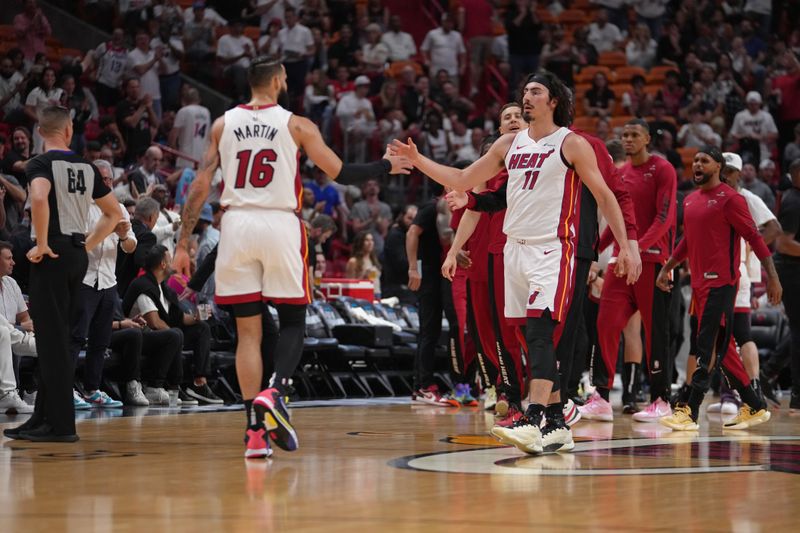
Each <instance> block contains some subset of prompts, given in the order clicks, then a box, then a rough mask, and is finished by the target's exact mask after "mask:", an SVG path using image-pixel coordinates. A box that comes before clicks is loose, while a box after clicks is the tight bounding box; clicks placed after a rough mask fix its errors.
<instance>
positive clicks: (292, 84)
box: [0, 0, 800, 386]
mask: <svg viewBox="0 0 800 533" xmlns="http://www.w3.org/2000/svg"><path fill="white" fill-rule="evenodd" d="M12 3H14V4H18V5H19V8H18V9H19V10H18V13H17V14H16V16H15V17H14V19H13V24H12V25H9V26H3V27H2V28H1V29H0V110H1V111H2V114H1V115H0V200H2V201H0V222H2V224H0V226H1V227H0V239H2V240H3V241H7V242H9V243H11V244H12V245H13V258H14V261H16V266H15V267H14V269H13V273H11V276H13V278H14V279H16V281H17V282H18V284H19V286H20V288H21V289H22V291H23V292H24V291H25V288H26V283H27V265H26V263H27V260H26V259H25V252H26V251H27V249H28V248H30V246H31V245H32V244H31V240H30V220H29V211H28V209H27V207H26V199H27V190H26V186H27V183H26V181H27V180H26V177H25V171H24V169H25V163H26V161H27V160H29V159H30V158H31V157H33V156H35V155H37V154H39V153H41V152H42V150H43V149H44V147H43V146H42V141H41V138H40V137H39V135H38V133H37V131H36V121H37V111H38V110H40V109H42V108H43V107H45V106H47V105H51V104H58V105H62V106H66V107H68V108H69V109H70V110H71V111H72V115H73V120H74V125H75V126H74V130H75V135H74V138H73V141H72V146H71V148H72V149H73V150H74V151H76V152H79V153H83V154H84V155H85V156H86V158H87V159H89V160H91V161H105V162H107V164H108V165H109V167H110V170H111V180H112V182H111V183H112V185H113V190H114V191H115V193H116V195H117V197H118V199H119V201H120V202H121V203H122V204H124V205H125V206H126V207H127V209H128V210H129V212H130V213H131V218H132V221H133V230H134V232H136V234H137V238H138V242H139V246H140V247H142V245H143V243H144V242H149V243H150V244H149V245H148V246H149V247H150V248H152V247H155V246H157V245H161V246H163V247H164V248H165V250H166V253H167V254H169V253H170V252H171V251H172V250H173V248H174V243H175V238H176V234H177V233H178V232H179V231H180V226H181V222H180V215H179V212H180V209H181V206H182V205H183V203H184V201H185V199H186V192H187V189H188V187H189V185H190V184H191V182H192V180H193V179H194V176H195V169H196V167H197V164H198V162H199V160H200V159H201V158H202V155H203V153H204V150H205V147H206V145H207V140H208V135H209V133H210V124H211V121H212V120H213V118H214V117H212V116H211V114H210V113H209V110H208V109H207V108H206V107H204V105H203V99H202V98H201V95H202V94H203V92H204V91H203V88H202V87H200V86H199V85H197V84H196V83H195V82H193V81H192V80H197V81H198V82H201V83H203V84H206V85H208V86H210V87H212V88H214V89H216V90H219V91H220V92H222V93H223V94H225V95H227V96H228V97H230V98H231V99H232V100H234V101H235V102H236V103H244V102H246V101H247V100H248V98H249V95H248V87H247V80H246V72H247V67H248V65H249V64H250V62H251V61H252V60H253V58H255V57H256V56H262V55H267V56H272V57H274V58H276V59H280V60H281V61H282V62H283V63H284V65H285V67H286V72H287V77H288V100H287V101H286V102H285V105H286V106H288V107H290V108H291V109H292V110H293V111H295V112H297V113H300V114H303V115H306V116H309V117H311V118H312V119H313V120H314V121H315V122H316V123H317V124H318V125H319V127H320V130H321V131H322V133H323V136H324V137H325V139H326V141H328V143H329V144H331V146H333V147H334V148H335V149H336V150H337V151H338V152H339V153H341V154H342V156H343V158H344V159H346V160H348V161H356V162H357V161H366V160H370V159H372V158H375V157H378V156H379V155H380V154H381V153H382V152H383V147H385V144H386V142H387V141H388V140H391V139H393V138H406V137H409V136H410V137H412V138H414V139H415V141H416V142H417V144H418V145H419V146H420V147H421V150H423V151H424V152H425V153H426V154H427V155H429V156H431V157H432V158H433V159H435V160H437V161H440V162H444V163H455V162H456V161H473V160H475V159H477V157H478V155H479V146H480V143H481V139H483V137H485V136H486V135H487V134H489V133H492V132H495V131H496V130H497V126H498V115H499V109H500V106H502V105H503V104H504V103H505V102H506V101H511V100H516V99H518V98H519V91H518V89H519V85H520V83H521V82H523V81H524V79H525V76H526V75H527V74H528V73H530V72H533V71H534V70H536V69H537V68H546V69H548V70H550V71H552V72H555V73H557V74H558V75H559V76H560V77H561V78H562V79H563V80H564V81H565V82H566V83H568V85H569V86H570V87H572V88H573V89H574V103H575V123H574V125H575V127H576V128H580V129H583V130H586V131H588V132H590V133H594V134H595V135H597V136H598V137H600V138H601V139H603V140H610V139H613V138H616V137H618V136H619V132H620V128H621V126H622V125H623V124H624V123H625V122H627V121H628V120H629V119H630V118H632V117H642V118H645V119H646V120H647V121H648V122H649V123H650V126H651V129H652V131H653V147H652V148H653V151H654V152H656V153H658V154H661V155H663V156H664V157H665V158H666V159H668V160H669V161H670V163H672V164H673V165H674V166H675V167H676V169H677V170H678V176H679V179H680V180H682V183H680V184H679V186H680V187H681V188H685V189H688V188H690V187H691V184H690V182H689V180H688V175H687V174H688V172H689V171H690V170H689V168H688V167H689V166H690V164H689V162H690V161H691V158H692V157H693V155H694V152H695V151H696V150H697V148H699V147H700V146H702V145H705V144H713V145H717V146H719V147H720V148H722V149H723V150H726V151H735V152H737V153H739V154H741V156H742V159H743V162H744V167H743V170H742V174H743V175H742V178H743V185H744V186H745V187H747V188H748V189H750V190H752V191H753V192H754V193H755V194H757V195H758V196H760V197H761V198H762V199H764V200H765V202H766V203H767V204H768V205H769V206H770V207H772V208H775V206H776V198H778V197H779V193H780V190H781V189H782V188H785V187H786V186H787V183H788V181H787V180H786V178H785V175H786V171H787V168H788V165H789V164H790V162H791V161H793V160H795V159H797V158H798V157H800V105H798V104H797V102H798V101H800V60H799V59H798V58H799V57H800V28H798V27H797V25H796V24H793V23H792V22H791V21H797V20H800V7H798V5H797V3H796V2H789V1H775V2H772V1H769V0H746V1H745V0H721V1H712V0H672V1H670V0H630V1H627V0H571V1H570V0H551V1H542V2H535V1H533V0H510V1H508V0H506V1H502V0H497V1H490V0H451V1H450V2H447V1H446V0H442V1H441V2H437V1H435V0H434V1H431V2H420V13H425V14H427V15H426V16H423V15H422V14H420V15H419V17H420V19H421V21H420V20H416V21H409V20H404V19H401V17H400V16H399V15H398V14H397V13H392V12H391V10H390V9H388V8H387V6H385V5H383V4H382V2H381V0H368V1H356V2H352V1H346V0H327V1H326V0H218V1H214V0H208V1H207V2H206V1H203V0H197V1H193V2H191V1H190V2H187V1H186V0H128V1H124V2H117V1H111V0H79V1H76V0H72V1H69V0H60V1H54V2H52V3H53V4H55V5H58V6H60V7H63V8H67V9H68V10H69V11H71V12H72V13H77V14H79V15H81V16H82V17H83V18H84V19H85V20H86V21H88V22H90V23H92V24H94V25H96V26H97V27H98V28H99V29H101V30H103V31H106V32H109V34H110V37H109V38H108V39H107V40H105V41H104V42H101V43H98V44H97V46H96V47H94V48H92V49H88V50H78V49H72V48H69V47H68V44H69V43H64V44H62V43H60V42H58V41H56V40H55V39H54V38H53V24H54V22H57V21H53V20H48V17H47V16H46V15H45V14H44V12H43V11H42V9H41V7H40V6H39V5H38V4H37V1H36V0H24V1H13V0H12ZM432 21H435V22H436V24H435V25H433V26H434V27H433V28H432V29H430V26H431V25H432V24H430V23H431V22H432ZM412 22H413V24H414V25H415V27H416V26H417V25H420V24H422V25H423V26H425V25H427V26H426V28H425V30H426V31H427V30H429V31H427V33H425V32H424V31H423V32H422V35H423V37H422V38H421V39H415V38H414V37H412V32H411V29H410V28H409V27H408V25H409V24H412ZM184 75H185V76H188V78H187V77H184ZM301 161H302V164H301V170H302V175H303V178H304V183H305V191H304V194H303V200H302V201H303V206H302V207H303V208H302V216H303V218H304V219H305V220H306V221H307V222H308V223H309V225H311V224H312V223H313V222H314V220H315V218H317V217H320V216H323V215H324V216H327V217H330V218H331V219H332V220H333V223H335V231H333V232H332V233H333V236H332V238H330V239H328V240H327V242H325V244H324V245H322V243H321V242H320V243H317V244H318V245H317V247H316V253H315V254H312V255H313V256H314V257H313V258H312V261H313V263H314V265H315V266H314V270H315V272H314V274H316V275H315V276H314V277H315V279H318V278H320V277H322V276H323V275H324V276H347V277H355V278H361V279H369V280H372V281H374V282H375V283H376V293H379V292H380V289H379V287H381V286H383V287H384V288H386V287H394V288H398V287H400V288H404V287H405V285H406V284H407V278H405V276H406V270H407V269H402V268H399V267H398V266H397V265H398V262H397V261H398V260H401V259H402V258H403V257H404V255H405V254H404V251H403V245H402V242H403V237H402V236H403V232H404V230H405V229H406V228H407V227H408V225H409V224H410V220H412V219H413V206H411V205H409V204H419V203H420V202H422V201H424V200H425V199H426V194H427V187H426V182H425V179H424V178H423V177H421V176H419V175H412V176H410V177H408V178H405V177H395V178H393V179H392V181H388V182H383V183H378V182H376V181H368V182H367V183H365V184H363V185H362V184H359V185H360V186H355V185H353V184H340V183H336V182H334V181H333V180H331V178H330V177H329V176H326V175H325V174H324V173H323V172H322V171H321V170H319V169H318V168H316V167H314V166H313V164H311V163H310V162H306V161H305V159H303V160H301ZM220 187H221V177H220V176H219V175H218V176H217V177H216V178H215V180H214V187H213V190H212V194H211V196H210V197H209V199H208V205H207V207H206V210H205V211H204V215H203V217H201V221H203V222H202V223H201V224H200V225H199V229H198V236H197V237H198V238H197V239H196V241H195V248H194V254H195V256H194V257H195V259H196V261H197V262H201V261H202V259H203V258H204V257H205V256H206V255H207V254H208V253H209V251H210V250H211V249H212V248H213V246H214V244H215V243H216V239H218V237H219V233H218V232H217V230H216V228H217V227H218V225H219V220H220V218H221V216H222V215H221V210H220V208H219V204H218V203H217V202H218V200H219V193H220ZM410 213H411V214H410ZM318 224H321V225H320V226H319V227H327V225H328V221H327V220H326V219H323V222H322V223H318ZM146 233H150V234H151V235H152V237H147V238H145V239H143V238H142V237H143V236H145V234H146ZM324 240H325V239H321V241H324ZM148 251H149V250H141V251H140V250H139V249H137V251H136V254H135V255H136V256H137V257H136V264H135V267H134V266H133V265H131V266H130V267H129V268H122V269H121V270H120V269H118V270H117V285H118V291H119V294H120V297H124V296H125V294H126V291H127V289H128V288H129V286H130V284H131V283H132V282H133V279H134V278H135V276H136V273H137V272H138V269H139V268H144V267H145V266H146V265H149V267H150V268H152V269H155V270H158V268H157V267H158V266H159V265H160V264H161V263H160V262H158V259H159V257H156V256H152V257H151V256H148V255H147V252H148ZM120 255H122V254H120ZM146 257H150V259H149V260H150V262H151V263H152V264H151V263H146V262H145V258H146ZM394 258H396V259H394ZM161 259H163V256H162V257H161ZM160 275H162V273H160V272H159V273H158V275H157V276H160ZM187 281H188V280H185V279H178V280H175V288H176V289H177V290H176V293H177V294H180V293H181V292H182V291H183V287H185V285H186V282H187ZM212 283H213V280H212ZM212 293H213V290H212V291H209V290H207V289H206V290H203V291H201V292H200V293H199V295H196V296H195V298H196V301H197V303H204V302H206V301H209V300H210V297H211V294H212ZM6 318H7V319H8V320H9V321H10V322H14V319H15V318H16V317H13V316H7V317H6ZM120 318H122V317H120ZM123 325H124V326H125V327H127V326H131V323H130V322H129V321H128V319H127V318H126V319H124V320H121V322H120V323H119V326H120V327H123ZM179 325H180V326H181V327H183V328H184V329H185V328H186V327H189V326H187V325H186V324H179ZM199 335H201V336H202V333H200V334H199ZM200 343H201V344H202V341H201V342H200ZM195 344H196V343H195ZM201 350H202V349H201ZM195 363H196V365H195V366H196V368H197V369H198V370H197V378H198V379H197V380H196V384H197V385H198V386H199V385H202V383H203V380H202V373H203V367H204V365H205V364H206V363H205V362H204V359H203V355H202V354H200V355H198V356H197V357H196V360H195ZM162 364H163V365H166V366H163V368H162V367H159V368H161V370H160V371H159V372H161V374H162V376H161V378H159V381H163V380H164V379H166V378H165V377H164V376H166V372H167V369H168V368H169V365H168V364H166V363H163V362H162ZM173 377H174V376H173Z"/></svg>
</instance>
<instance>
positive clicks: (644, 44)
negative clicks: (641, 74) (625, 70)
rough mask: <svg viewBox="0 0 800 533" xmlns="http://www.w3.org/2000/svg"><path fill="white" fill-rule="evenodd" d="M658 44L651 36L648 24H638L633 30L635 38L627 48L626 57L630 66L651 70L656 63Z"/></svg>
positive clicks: (629, 42)
mask: <svg viewBox="0 0 800 533" xmlns="http://www.w3.org/2000/svg"><path fill="white" fill-rule="evenodd" d="M657 52H658V43H656V41H655V40H654V39H653V38H652V37H651V36H650V27H649V26H647V24H637V25H636V28H634V30H633V38H632V39H631V40H630V41H628V44H627V45H626V46H625V57H626V58H627V60H628V64H629V65H631V66H634V67H642V68H643V69H646V70H650V67H652V66H653V65H654V64H655V62H656V53H657Z"/></svg>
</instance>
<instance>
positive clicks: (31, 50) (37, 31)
mask: <svg viewBox="0 0 800 533" xmlns="http://www.w3.org/2000/svg"><path fill="white" fill-rule="evenodd" d="M14 31H15V32H16V34H17V43H18V46H19V48H20V50H22V53H23V54H25V59H26V60H27V61H31V62H33V60H34V58H35V57H36V54H44V53H45V52H46V49H47V47H46V45H45V40H46V39H47V38H48V37H50V35H51V33H52V29H51V28H50V21H48V20H47V17H46V16H45V14H44V13H42V9H41V8H40V7H39V5H38V3H37V2H36V0H25V2H24V4H23V8H22V13H19V14H17V15H16V16H15V17H14Z"/></svg>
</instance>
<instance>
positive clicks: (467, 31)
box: [458, 0, 494, 95]
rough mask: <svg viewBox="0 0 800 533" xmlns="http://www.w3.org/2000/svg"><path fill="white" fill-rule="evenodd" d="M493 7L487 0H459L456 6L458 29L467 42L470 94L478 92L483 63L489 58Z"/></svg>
mask: <svg viewBox="0 0 800 533" xmlns="http://www.w3.org/2000/svg"><path fill="white" fill-rule="evenodd" d="M493 23H494V8H493V7H492V3H491V2H489V0H461V3H460V5H459V7H458V29H459V31H460V32H461V34H462V35H463V36H464V39H465V41H466V42H467V43H469V59H470V78H471V81H472V84H471V91H470V94H472V95H474V94H476V93H477V92H478V83H479V82H480V79H481V76H482V75H483V65H484V64H486V62H487V61H488V60H489V56H490V51H491V48H492V42H493V40H494V28H493Z"/></svg>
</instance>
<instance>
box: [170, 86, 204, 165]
mask: <svg viewBox="0 0 800 533" xmlns="http://www.w3.org/2000/svg"><path fill="white" fill-rule="evenodd" d="M210 133H211V113H210V112H209V111H208V108H206V107H203V106H201V105H200V93H199V92H198V91H197V89H195V88H194V87H192V88H191V89H189V90H188V91H187V92H186V105H185V106H183V107H182V108H180V109H179V110H178V114H177V115H175V125H174V126H173V127H172V131H170V132H169V145H170V146H171V147H173V148H175V149H176V150H178V151H180V152H183V153H184V154H186V155H187V156H189V157H191V158H192V159H193V161H190V160H189V159H184V158H182V157H179V158H178V159H177V161H176V162H175V166H176V167H179V168H183V167H189V168H196V167H197V166H198V164H199V162H200V161H201V160H202V159H203V154H205V153H206V149H207V148H208V136H209V134H210Z"/></svg>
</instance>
